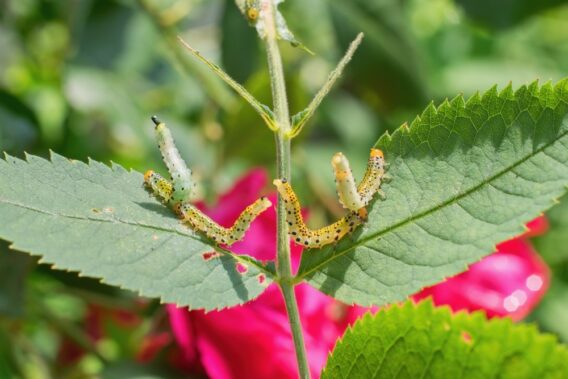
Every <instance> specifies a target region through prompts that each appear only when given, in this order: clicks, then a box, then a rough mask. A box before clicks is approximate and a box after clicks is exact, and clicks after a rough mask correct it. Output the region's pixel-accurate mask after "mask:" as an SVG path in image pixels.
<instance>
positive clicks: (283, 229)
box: [262, 0, 310, 379]
mask: <svg viewBox="0 0 568 379" xmlns="http://www.w3.org/2000/svg"><path fill="white" fill-rule="evenodd" d="M262 6H263V9H264V14H265V16H264V22H265V30H266V36H265V43H266V54H267V58H268V69H269V72H270V83H271V88H272V99H273V102H274V118H275V121H276V125H277V127H278V129H277V131H276V133H275V136H276V153H277V169H276V170H277V173H278V178H287V179H288V180H290V179H291V178H290V139H289V138H288V133H289V131H290V129H291V124H290V112H289V109H288V98H287V95H286V82H285V81H284V70H283V68H282V58H281V57H280V50H279V48H278V42H277V40H278V36H277V31H276V23H275V11H276V9H274V3H273V0H264V1H263V3H262ZM277 220H278V237H277V238H278V252H277V256H276V264H277V271H278V283H279V285H280V289H281V290H282V295H283V297H284V302H285V304H286V310H287V312H288V320H289V322H290V329H291V330H292V338H293V340H294V348H295V350H296V359H297V361H298V372H299V374H300V378H302V379H309V378H310V371H309V367H308V359H307V354H306V346H305V342H304V337H303V335H302V324H301V321H300V313H299V312H298V302H297V300H296V294H295V293H294V286H295V285H294V283H293V274H292V267H291V266H292V265H291V263H290V240H289V238H288V224H287V223H286V209H285V208H284V202H283V201H282V198H281V197H280V195H279V196H278V207H277Z"/></svg>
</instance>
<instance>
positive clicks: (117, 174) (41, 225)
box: [0, 154, 272, 310]
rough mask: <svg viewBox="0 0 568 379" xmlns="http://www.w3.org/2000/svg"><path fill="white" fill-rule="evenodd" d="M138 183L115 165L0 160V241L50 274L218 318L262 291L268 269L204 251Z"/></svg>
mask: <svg viewBox="0 0 568 379" xmlns="http://www.w3.org/2000/svg"><path fill="white" fill-rule="evenodd" d="M142 183H143V178H142V175H141V174H140V173H138V172H134V171H126V170H125V169H124V168H122V167H121V166H118V165H113V167H112V168H109V167H108V166H106V165H103V164H101V163H98V162H95V161H90V162H89V164H88V165H87V164H85V163H82V162H78V161H70V160H67V159H65V158H63V157H61V156H59V155H57V154H52V156H51V162H49V161H47V160H45V159H42V158H39V157H35V156H27V162H26V161H22V160H19V159H16V158H13V157H10V156H7V157H6V160H0V238H3V239H6V240H8V241H13V245H12V248H14V249H16V250H20V251H24V252H30V253H31V254H33V255H40V256H42V259H41V261H40V262H42V263H53V264H54V267H55V268H58V269H64V270H73V271H79V272H80V273H81V274H83V275H87V276H92V277H96V278H101V279H102V280H103V281H104V282H105V283H108V284H111V285H116V286H121V287H124V288H126V289H130V290H134V291H137V292H139V293H140V294H142V295H145V296H150V297H159V298H160V299H161V300H162V301H164V302H172V303H176V304H178V305H180V306H186V305H187V306H190V307H191V308H204V309H208V310H211V309H217V308H223V307H228V306H231V305H235V304H241V303H244V302H246V301H248V300H251V299H253V298H255V297H256V296H258V295H259V294H260V293H261V292H262V291H263V289H264V288H265V287H266V284H267V283H268V282H269V280H268V279H269V278H271V277H272V272H271V271H270V270H269V269H267V268H265V267H264V266H263V265H262V264H260V263H259V262H257V261H256V260H254V259H253V258H250V257H247V256H237V255H235V254H233V253H231V252H229V251H226V250H222V249H219V248H217V247H214V246H212V245H210V244H209V243H208V242H207V241H206V240H205V239H203V238H202V237H200V236H199V235H197V234H195V233H194V232H193V231H191V230H190V229H189V228H187V227H185V226H184V225H182V224H181V223H180V222H179V221H178V220H177V219H176V218H175V217H174V215H173V213H172V212H170V211H169V210H168V209H166V208H165V207H163V206H162V205H161V204H159V203H157V202H156V201H155V200H154V199H152V198H151V197H150V196H149V195H148V194H147V193H146V191H145V190H144V189H143V188H142ZM209 253H219V256H218V257H211V254H209ZM237 265H239V270H237ZM243 265H244V266H246V268H247V270H246V272H239V271H243V270H240V269H241V268H242V267H244V266H243ZM263 276H264V277H266V279H267V280H259V278H263ZM261 282H262V283H261Z"/></svg>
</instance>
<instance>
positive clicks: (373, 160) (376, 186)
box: [273, 148, 385, 249]
mask: <svg viewBox="0 0 568 379" xmlns="http://www.w3.org/2000/svg"><path fill="white" fill-rule="evenodd" d="M331 164H332V166H333V170H334V175H335V180H336V188H337V193H338V197H339V200H340V202H341V204H342V205H343V206H344V207H345V208H347V209H348V210H349V213H348V214H347V215H346V216H344V217H342V218H341V219H339V220H338V221H336V222H334V223H333V224H331V225H328V226H326V227H323V228H321V229H317V230H312V229H310V228H308V227H307V225H306V224H305V222H304V219H303V217H302V213H301V205H300V202H299V201H298V197H297V196H296V193H295V192H294V190H293V189H292V186H291V185H290V183H289V182H288V181H287V180H286V179H276V180H274V181H273V184H274V185H275V186H276V189H277V190H278V193H279V194H280V196H281V197H282V199H283V201H284V206H285V209H286V221H287V223H288V226H289V234H290V236H291V237H292V239H293V240H294V241H295V242H296V243H297V244H300V245H302V246H304V247H306V248H308V249H315V248H320V247H322V246H325V245H328V244H331V243H336V242H337V241H339V240H340V239H342V238H343V237H345V236H346V235H347V234H349V233H351V232H353V231H354V230H355V228H357V227H358V226H359V225H361V224H362V223H364V222H365V221H366V219H367V209H366V208H365V207H366V206H367V205H368V204H369V202H370V201H371V200H372V198H373V196H374V195H375V194H376V193H379V194H381V196H384V195H383V194H382V192H381V190H380V186H381V182H382V181H383V179H385V161H384V155H383V152H382V151H381V150H379V149H374V148H373V149H371V152H370V154H369V161H368V164H367V170H366V172H365V175H364V177H363V180H362V181H361V183H360V184H359V186H358V187H355V179H354V178H353V174H352V172H351V169H350V167H349V162H348V161H347V158H345V156H344V155H343V154H341V153H337V154H335V155H334V156H333V158H332V161H331Z"/></svg>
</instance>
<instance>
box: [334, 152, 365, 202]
mask: <svg viewBox="0 0 568 379" xmlns="http://www.w3.org/2000/svg"><path fill="white" fill-rule="evenodd" d="M331 166H332V167H333V172H334V175H335V187H336V189H337V197H338V198H339V202H340V203H341V205H343V208H347V209H349V210H352V211H357V210H359V209H361V208H363V207H364V206H365V205H366V204H365V203H364V202H363V200H362V199H361V196H359V192H358V190H357V186H356V185H355V178H354V177H353V173H352V172H351V167H349V161H348V160H347V158H346V157H345V155H343V154H342V153H336V154H334V155H333V158H331Z"/></svg>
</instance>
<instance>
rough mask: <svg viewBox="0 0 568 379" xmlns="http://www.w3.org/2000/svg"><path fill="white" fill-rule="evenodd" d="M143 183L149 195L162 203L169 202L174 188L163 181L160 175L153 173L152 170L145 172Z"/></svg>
mask: <svg viewBox="0 0 568 379" xmlns="http://www.w3.org/2000/svg"><path fill="white" fill-rule="evenodd" d="M144 183H145V184H146V188H147V189H148V190H149V191H150V193H151V194H152V195H154V197H156V198H157V199H158V200H160V201H161V202H162V203H164V204H168V203H169V202H170V199H171V198H172V193H173V191H174V188H173V186H172V183H170V182H169V181H167V180H166V179H164V178H163V177H162V176H161V175H160V174H157V173H155V172H154V171H153V170H148V171H146V173H145V174H144Z"/></svg>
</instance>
